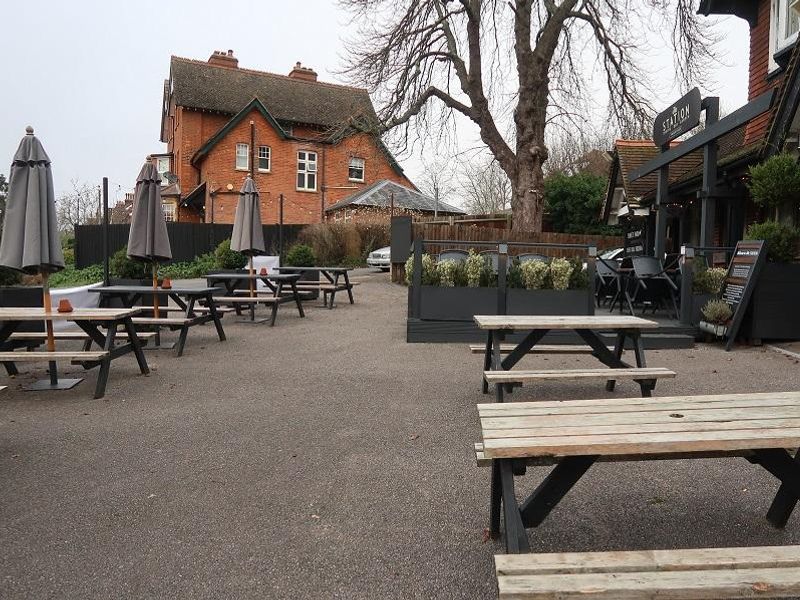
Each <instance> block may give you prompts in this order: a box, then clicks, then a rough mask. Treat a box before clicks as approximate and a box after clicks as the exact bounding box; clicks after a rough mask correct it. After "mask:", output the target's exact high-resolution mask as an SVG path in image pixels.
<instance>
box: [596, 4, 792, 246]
mask: <svg viewBox="0 0 800 600" xmlns="http://www.w3.org/2000/svg"><path fill="white" fill-rule="evenodd" d="M795 4H796V3H795V2H793V1H792V0H701V1H700V3H699V10H698V12H699V13H701V14H704V15H706V16H708V15H712V14H720V15H723V14H724V15H735V16H737V17H740V18H742V19H744V20H746V21H747V22H748V24H749V25H750V41H749V45H750V58H749V76H748V82H747V85H748V100H749V101H753V100H755V99H757V98H759V97H760V96H762V94H764V93H765V92H768V91H769V90H771V89H774V90H775V93H774V96H773V100H772V104H771V105H770V108H769V110H767V111H766V112H764V113H763V114H761V115H760V116H756V117H754V118H752V119H750V120H749V121H745V122H744V123H742V124H741V125H740V126H739V127H737V128H735V129H733V130H731V131H729V132H728V133H726V134H725V135H723V136H722V137H719V138H718V139H717V140H716V147H717V153H718V158H717V168H718V169H717V181H716V186H715V188H716V194H717V195H716V202H715V208H714V219H713V240H712V241H713V245H715V246H732V245H734V244H735V242H736V241H738V240H740V239H741V238H742V235H743V233H744V230H745V228H746V226H747V225H748V224H749V223H751V222H753V221H756V220H760V219H762V218H763V216H764V215H761V214H760V213H759V210H758V209H757V207H756V206H754V204H753V202H752V201H751V199H750V197H749V194H748V191H747V188H746V186H745V182H746V180H747V177H748V176H747V170H748V168H749V167H750V166H751V165H753V164H756V163H759V162H761V161H763V160H764V159H766V158H768V157H770V156H772V155H774V154H776V153H779V152H791V153H793V154H795V155H797V154H798V147H799V146H800V115H798V114H797V110H798V105H800V43H798V25H799V24H800V12H798V11H800V3H798V4H797V6H796V7H795ZM722 100H723V102H724V98H723V99H722ZM658 153H659V150H658V149H657V148H656V146H655V144H654V143H653V141H652V140H617V142H616V144H615V148H614V151H613V161H612V166H611V170H610V180H609V188H608V194H607V197H606V204H605V207H604V212H603V218H604V219H605V220H606V221H607V222H611V223H613V222H615V219H616V217H617V214H623V213H625V212H629V211H631V210H632V209H634V208H638V207H640V206H643V207H646V208H647V210H646V211H645V212H648V211H651V210H652V207H653V201H654V198H655V193H656V179H657V178H656V174H655V173H652V174H650V175H647V176H645V177H644V178H642V179H639V180H637V181H636V182H630V181H628V175H629V174H630V173H631V172H632V171H634V170H635V169H637V168H639V167H641V166H642V165H643V164H644V163H646V162H647V161H649V160H650V159H652V158H654V157H655V156H656V155H657V154H658ZM702 168H703V154H702V150H698V151H695V152H692V153H690V154H687V155H685V156H684V157H682V158H680V159H679V160H678V161H677V162H676V163H673V164H672V165H670V178H669V187H668V190H669V192H668V193H669V205H668V206H667V210H668V211H669V212H668V214H669V215H670V220H669V221H668V225H667V237H668V238H669V239H670V240H671V241H672V244H673V247H672V248H669V249H668V250H671V251H677V249H678V248H679V247H680V245H681V244H684V243H686V244H693V245H696V244H698V243H700V204H701V201H700V200H699V199H698V192H700V191H701V188H702ZM620 209H622V211H623V213H619V210H620ZM650 221H651V222H650V224H649V225H650V228H651V229H652V226H653V223H652V219H650Z"/></svg>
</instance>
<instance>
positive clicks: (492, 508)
mask: <svg viewBox="0 0 800 600" xmlns="http://www.w3.org/2000/svg"><path fill="white" fill-rule="evenodd" d="M502 501H503V482H502V479H501V477H500V461H499V460H493V461H492V482H491V495H490V498H489V535H490V536H491V537H492V538H497V537H498V536H499V535H500V509H501V507H502Z"/></svg>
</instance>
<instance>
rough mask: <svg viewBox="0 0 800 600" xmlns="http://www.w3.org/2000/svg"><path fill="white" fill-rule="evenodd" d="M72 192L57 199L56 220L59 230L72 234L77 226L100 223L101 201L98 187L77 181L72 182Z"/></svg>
mask: <svg viewBox="0 0 800 600" xmlns="http://www.w3.org/2000/svg"><path fill="white" fill-rule="evenodd" d="M70 184H71V185H72V190H70V191H69V192H65V193H63V194H61V195H60V196H59V197H58V198H57V199H56V219H58V228H59V229H60V230H61V231H63V232H65V233H72V231H73V229H74V228H75V225H86V224H88V223H99V222H100V202H101V201H100V200H99V199H98V187H97V186H96V185H92V184H90V183H86V182H81V181H78V180H77V179H73V180H72V181H70Z"/></svg>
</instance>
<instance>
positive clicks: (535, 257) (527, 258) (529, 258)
mask: <svg viewBox="0 0 800 600" xmlns="http://www.w3.org/2000/svg"><path fill="white" fill-rule="evenodd" d="M516 258H517V260H518V261H519V264H522V263H526V262H533V261H539V262H548V261H549V260H550V257H549V256H545V255H544V254H530V253H529V254H520V255H518V256H517V257H516Z"/></svg>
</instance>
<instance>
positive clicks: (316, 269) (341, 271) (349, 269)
mask: <svg viewBox="0 0 800 600" xmlns="http://www.w3.org/2000/svg"><path fill="white" fill-rule="evenodd" d="M275 269H276V270H278V271H320V272H322V271H330V272H332V273H335V272H336V271H338V272H340V273H344V272H345V271H352V270H353V267H275Z"/></svg>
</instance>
